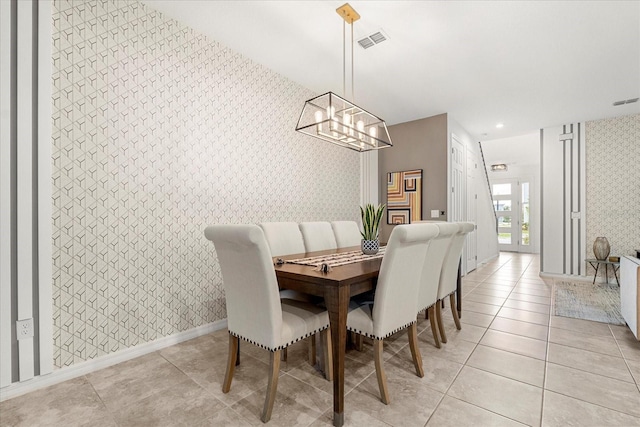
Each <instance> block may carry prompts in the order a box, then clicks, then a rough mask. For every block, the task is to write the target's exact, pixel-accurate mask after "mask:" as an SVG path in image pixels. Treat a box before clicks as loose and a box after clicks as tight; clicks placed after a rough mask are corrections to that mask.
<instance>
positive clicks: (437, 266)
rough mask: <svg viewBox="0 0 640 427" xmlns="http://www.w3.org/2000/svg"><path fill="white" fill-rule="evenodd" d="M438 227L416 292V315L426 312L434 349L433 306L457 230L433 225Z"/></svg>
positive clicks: (455, 226) (451, 225)
mask: <svg viewBox="0 0 640 427" xmlns="http://www.w3.org/2000/svg"><path fill="white" fill-rule="evenodd" d="M434 224H435V225H436V226H437V227H438V230H439V232H438V235H437V236H436V237H434V238H433V239H431V241H430V242H429V247H428V248H427V254H426V256H425V260H424V266H423V269H422V278H421V279H420V290H419V292H418V314H419V313H420V312H422V311H423V310H426V313H425V314H426V315H427V317H429V321H430V323H431V333H432V334H433V339H434V341H435V343H436V347H438V348H440V340H439V339H438V331H437V321H436V313H435V310H436V309H435V305H436V302H438V286H439V283H440V273H441V271H442V266H443V263H444V259H445V257H446V255H447V252H448V251H449V246H450V245H451V242H452V241H453V237H454V236H455V235H456V233H457V232H458V230H459V228H460V227H459V226H458V224H457V223H450V222H442V223H434Z"/></svg>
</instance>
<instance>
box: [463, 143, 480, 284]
mask: <svg viewBox="0 0 640 427" xmlns="http://www.w3.org/2000/svg"><path fill="white" fill-rule="evenodd" d="M477 169H478V158H477V155H476V153H475V152H474V151H472V150H467V183H466V184H467V215H466V220H467V221H469V222H472V223H473V224H474V225H475V224H477V222H476V209H477V208H476V205H477V203H478V193H477V190H476V172H477ZM476 228H477V226H476ZM476 235H477V232H476V229H475V228H474V230H473V231H472V232H471V233H469V234H468V235H467V241H466V245H465V254H466V260H467V264H466V270H467V271H466V272H467V273H468V272H470V271H472V270H475V269H476V264H477V261H478V256H477V249H478V248H477V242H476Z"/></svg>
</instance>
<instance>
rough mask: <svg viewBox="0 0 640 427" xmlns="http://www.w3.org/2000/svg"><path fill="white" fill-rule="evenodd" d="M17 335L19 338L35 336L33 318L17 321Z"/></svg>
mask: <svg viewBox="0 0 640 427" xmlns="http://www.w3.org/2000/svg"><path fill="white" fill-rule="evenodd" d="M16 335H17V336H18V339H19V340H21V339H24V338H33V319H24V320H18V321H16Z"/></svg>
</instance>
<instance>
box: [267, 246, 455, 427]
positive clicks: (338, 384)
mask: <svg viewBox="0 0 640 427" xmlns="http://www.w3.org/2000/svg"><path fill="white" fill-rule="evenodd" d="M357 251H360V247H359V246H354V247H348V248H339V249H333V250H327V251H317V252H307V253H304V254H294V255H288V256H282V257H277V258H274V267H275V271H276V277H277V280H278V286H279V287H280V289H291V290H295V291H298V292H303V293H306V294H309V295H315V296H318V297H323V298H324V302H325V305H326V308H327V311H328V313H329V323H330V328H331V344H332V346H331V347H332V351H333V425H334V426H336V427H340V426H342V425H343V424H344V375H345V372H344V363H345V347H346V342H347V314H348V309H349V301H350V299H351V297H352V296H355V295H359V294H362V293H365V292H367V291H370V290H372V289H375V286H376V283H377V280H378V273H379V271H380V265H381V263H382V257H380V256H378V257H363V259H361V260H359V261H357V262H352V263H348V264H344V265H339V266H334V267H331V268H330V269H329V271H324V272H323V271H322V269H321V268H318V267H319V266H318V265H315V266H314V265H302V264H298V263H294V262H291V261H293V260H299V259H301V258H310V257H320V256H330V255H332V254H340V253H347V252H353V253H356V252H357ZM320 265H321V264H320ZM460 294H461V292H460V279H458V295H457V296H458V298H459V297H460ZM458 310H460V306H458ZM325 369H329V367H325Z"/></svg>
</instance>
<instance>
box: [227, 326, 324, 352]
mask: <svg viewBox="0 0 640 427" xmlns="http://www.w3.org/2000/svg"><path fill="white" fill-rule="evenodd" d="M328 328H329V327H328V326H325V327H324V328H320V329H316V330H315V331H313V332H309V333H308V334H306V335H304V336H302V337H300V338H297V339H295V340H293V341H289V342H288V343H286V344H284V345H281V346H278V347H275V348H271V347H267V346H266V345H262V344H259V343H257V342H255V341H253V340H250V339H248V338H245V337H243V336H242V335H239V334H236V333H235V332H232V331H229V335H232V336H234V337H236V338H240V339H242V340H244V341H246V342H248V343H251V344H253V345H256V346H258V347H260V348H263V349H265V350H268V351H270V352H274V351H278V350H283V349H285V348H287V347H289V346H290V345H291V344H295V343H297V342H298V341H300V340H303V339H305V338H309V337H310V336H313V335H315V334H317V333H318V332H322V331H324V330H325V329H328Z"/></svg>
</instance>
